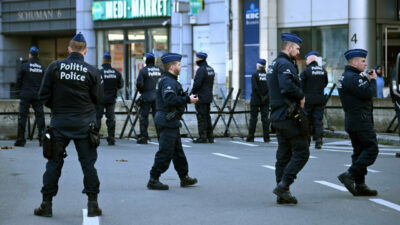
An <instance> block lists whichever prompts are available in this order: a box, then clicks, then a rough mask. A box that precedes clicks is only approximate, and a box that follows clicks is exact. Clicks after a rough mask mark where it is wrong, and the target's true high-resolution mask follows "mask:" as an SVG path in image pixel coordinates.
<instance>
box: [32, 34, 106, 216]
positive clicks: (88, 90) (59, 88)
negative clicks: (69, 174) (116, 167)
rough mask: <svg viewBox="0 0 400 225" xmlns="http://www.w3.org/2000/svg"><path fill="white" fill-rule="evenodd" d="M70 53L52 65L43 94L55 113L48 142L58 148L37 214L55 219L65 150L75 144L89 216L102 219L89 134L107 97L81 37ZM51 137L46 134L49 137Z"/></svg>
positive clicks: (94, 154) (74, 41)
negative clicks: (97, 111)
mask: <svg viewBox="0 0 400 225" xmlns="http://www.w3.org/2000/svg"><path fill="white" fill-rule="evenodd" d="M68 52H69V56H68V57H67V58H66V59H63V60H59V61H54V62H53V63H51V64H50V66H49V68H48V69H47V70H46V73H45V76H44V78H43V79H44V80H43V83H42V86H41V89H40V92H39V94H40V100H41V101H43V102H44V104H45V105H46V106H47V107H49V108H50V109H51V114H52V116H51V122H50V129H51V131H52V133H53V136H49V137H48V138H51V139H54V141H55V144H54V146H53V147H54V148H53V149H52V150H53V156H52V157H51V158H50V159H49V160H48V161H47V164H46V171H45V173H44V174H43V187H42V190H41V192H42V194H43V202H42V204H41V205H40V206H39V208H36V209H35V210H34V214H35V215H37V216H45V217H51V216H52V199H53V197H54V196H55V195H56V194H57V191H58V180H59V178H60V176H61V170H62V167H63V164H64V157H65V156H66V152H65V149H66V147H67V146H68V144H69V142H70V141H71V140H73V141H74V144H75V147H76V150H77V152H78V158H79V162H80V163H81V166H82V171H83V175H84V177H83V184H84V189H83V191H82V193H85V194H87V196H88V216H99V215H101V209H100V208H99V206H98V202H97V194H98V193H99V186H100V182H99V178H98V176H97V171H96V168H95V167H94V164H95V163H96V160H97V150H96V148H97V146H95V145H94V144H93V143H92V142H90V138H89V131H90V130H94V129H95V128H94V127H95V123H96V104H98V103H99V102H100V101H101V98H102V93H103V90H102V85H101V76H100V74H99V71H98V70H97V69H96V68H94V67H93V66H91V65H89V64H88V63H86V62H84V58H83V57H84V55H85V54H86V52H87V48H86V41H85V38H84V36H83V35H82V34H81V33H79V34H77V35H75V36H74V38H73V39H72V40H71V41H70V43H69V46H68ZM90 126H91V127H92V129H90V128H89V127H90ZM48 135H49V134H48V133H47V132H46V137H47V136H48Z"/></svg>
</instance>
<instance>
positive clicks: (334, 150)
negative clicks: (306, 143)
mask: <svg viewBox="0 0 400 225" xmlns="http://www.w3.org/2000/svg"><path fill="white" fill-rule="evenodd" d="M321 151H327V152H347V153H353V151H345V150H336V149H335V148H329V149H327V148H324V147H322V149H321ZM378 154H379V155H392V156H395V155H396V153H386V152H380V153H378Z"/></svg>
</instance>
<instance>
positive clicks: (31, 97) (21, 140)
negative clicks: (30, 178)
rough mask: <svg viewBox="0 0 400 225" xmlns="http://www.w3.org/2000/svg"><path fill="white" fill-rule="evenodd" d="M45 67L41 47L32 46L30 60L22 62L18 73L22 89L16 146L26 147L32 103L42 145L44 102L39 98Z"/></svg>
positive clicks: (18, 86) (18, 82) (18, 84)
mask: <svg viewBox="0 0 400 225" xmlns="http://www.w3.org/2000/svg"><path fill="white" fill-rule="evenodd" d="M44 70H45V68H44V67H43V66H42V64H40V62H39V49H38V48H37V47H36V46H32V47H31V49H30V50H29V61H28V62H26V63H24V64H22V66H21V68H20V70H19V72H18V74H17V88H18V89H19V90H20V99H21V100H20V102H19V114H18V137H17V140H16V142H15V143H14V145H15V146H20V147H24V146H25V143H26V140H25V127H26V118H27V116H28V113H29V107H30V105H32V107H33V110H34V111H35V118H36V124H37V127H38V131H39V132H38V134H39V135H38V138H39V145H40V146H41V145H42V134H43V130H44V126H45V125H44V112H43V104H42V103H41V102H40V101H39V99H38V92H39V88H40V84H41V82H42V78H43V74H44Z"/></svg>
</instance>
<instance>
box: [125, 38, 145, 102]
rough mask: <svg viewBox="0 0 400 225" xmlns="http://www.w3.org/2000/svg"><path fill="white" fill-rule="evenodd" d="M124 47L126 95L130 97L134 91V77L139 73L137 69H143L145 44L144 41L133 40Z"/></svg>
mask: <svg viewBox="0 0 400 225" xmlns="http://www.w3.org/2000/svg"><path fill="white" fill-rule="evenodd" d="M125 47H126V50H127V51H126V52H127V54H126V58H127V59H126V60H125V62H126V64H127V65H126V68H128V71H127V72H128V74H127V75H128V77H129V79H128V83H126V84H127V88H126V90H127V93H126V94H127V95H128V96H130V97H129V98H132V96H133V94H134V93H135V91H136V86H135V84H136V79H137V77H138V75H139V71H140V70H141V69H143V67H144V66H145V65H144V64H145V62H144V60H143V57H144V54H145V49H146V45H145V42H144V41H135V42H131V43H128V44H126V45H125Z"/></svg>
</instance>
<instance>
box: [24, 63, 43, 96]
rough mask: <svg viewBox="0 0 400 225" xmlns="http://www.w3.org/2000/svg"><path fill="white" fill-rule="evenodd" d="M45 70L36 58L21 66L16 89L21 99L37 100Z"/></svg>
mask: <svg viewBox="0 0 400 225" xmlns="http://www.w3.org/2000/svg"><path fill="white" fill-rule="evenodd" d="M44 71H45V68H44V67H43V66H42V64H40V63H39V59H38V58H37V57H33V58H31V59H29V61H28V62H26V63H24V64H22V65H21V68H20V69H19V71H18V74H17V89H19V90H20V93H19V95H20V98H21V99H38V97H39V89H40V84H41V83H42V79H43V74H44Z"/></svg>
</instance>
